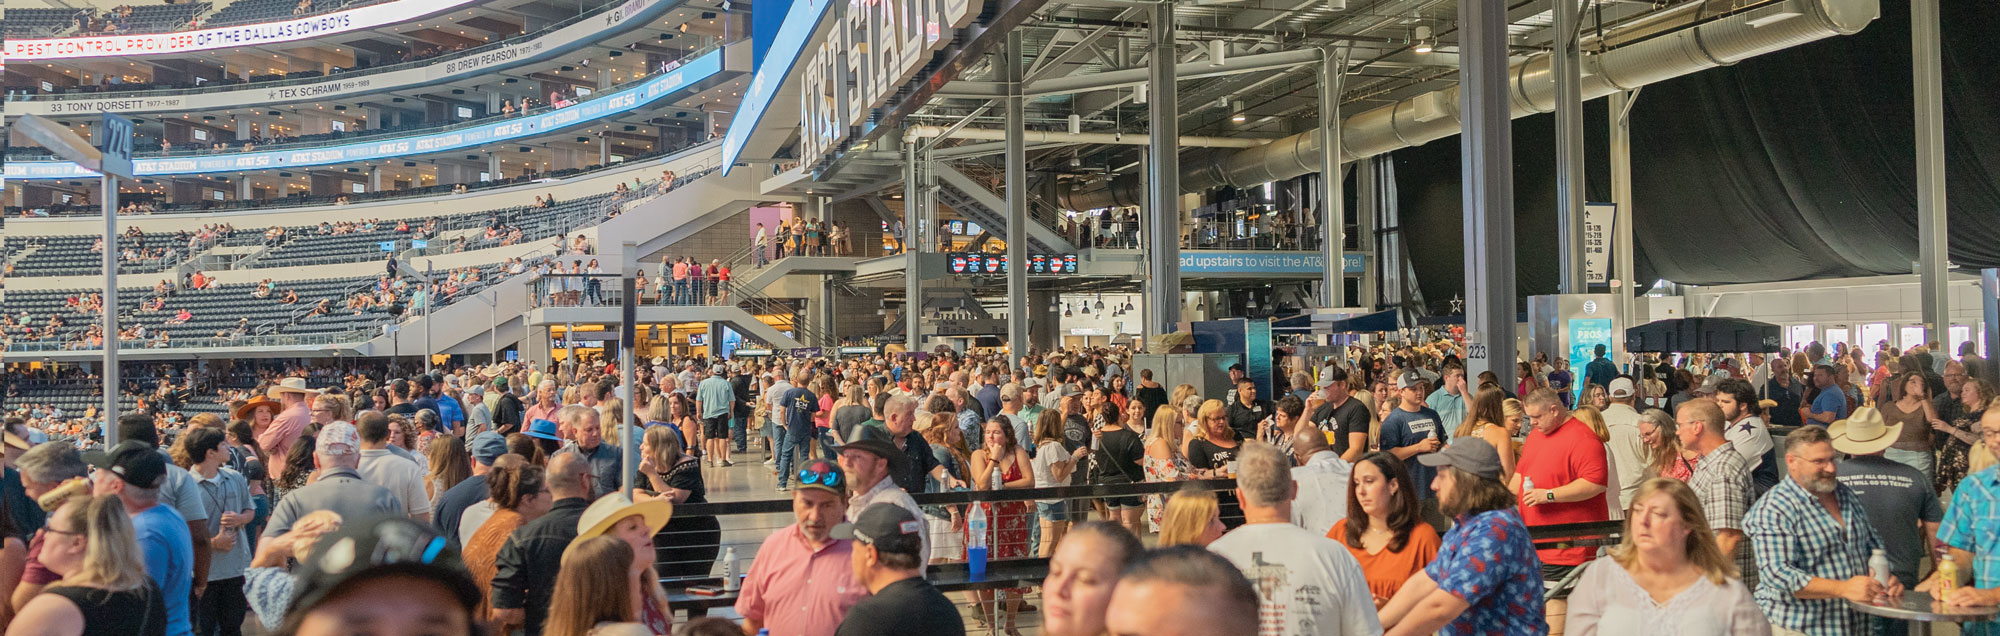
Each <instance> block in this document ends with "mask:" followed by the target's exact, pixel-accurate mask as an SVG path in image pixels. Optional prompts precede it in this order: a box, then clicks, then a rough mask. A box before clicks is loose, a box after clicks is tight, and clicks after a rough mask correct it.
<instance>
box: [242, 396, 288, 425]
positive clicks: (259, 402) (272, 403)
mask: <svg viewBox="0 0 2000 636" xmlns="http://www.w3.org/2000/svg"><path fill="white" fill-rule="evenodd" d="M260 406H268V407H271V414H272V415H277V414H278V412H279V411H283V410H285V405H283V404H280V403H278V401H277V400H273V399H271V398H268V397H265V396H262V395H259V396H256V397H253V398H250V401H248V402H244V403H243V406H239V407H236V410H235V411H232V412H231V413H230V414H231V415H233V416H235V417H236V419H239V420H245V421H248V420H249V419H250V414H251V413H254V412H256V411H257V407H260Z"/></svg>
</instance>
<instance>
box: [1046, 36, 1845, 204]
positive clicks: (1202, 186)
mask: <svg viewBox="0 0 2000 636" xmlns="http://www.w3.org/2000/svg"><path fill="white" fill-rule="evenodd" d="M1732 4H1733V0H1709V1H1708V2H1705V3H1703V7H1702V9H1701V10H1695V11H1686V10H1680V11H1675V12H1674V13H1675V17H1674V18H1672V19H1673V20H1674V21H1676V22H1678V23H1679V24H1681V25H1683V26H1682V27H1680V28H1677V29H1676V30H1673V31H1671V32H1666V33H1660V34H1658V35H1655V36H1652V37H1647V38H1645V39H1642V40H1638V41H1635V42H1631V43H1629V44H1624V45H1622V46H1618V47H1617V48H1613V49H1611V50H1609V51H1605V52H1602V53H1597V54H1592V55H1586V56H1584V58H1583V75H1584V76H1583V96H1584V99H1586V100H1588V99H1596V98H1599V97H1603V96H1605V95H1610V94H1611V93H1613V92H1616V91H1619V90H1631V89H1635V88H1638V87H1641V86H1645V85H1647V84H1652V83H1655V82H1659V81H1661V80H1666V79H1671V78H1675V77H1680V76H1683V75H1688V74H1691V73H1695V72H1698V71H1702V70H1706V69H1711V68H1715V67H1718V66H1728V65H1731V64H1735V63H1737V62H1740V61H1743V60H1746V59H1749V58H1752V57H1756V56H1759V55H1763V54H1765V53H1770V52H1773V51H1780V50H1784V49H1788V48H1791V47H1795V46H1799V45H1801V44H1805V43H1807V42H1812V41H1815V40H1821V39H1825V38H1828V37H1832V36H1836V35H1853V34H1855V33H1858V32H1860V31H1861V29H1862V28H1863V27H1866V26H1868V23H1870V22H1873V21H1874V20H1875V18H1877V17H1880V16H1881V13H1882V10H1881V4H1880V0H1783V1H1780V2H1771V3H1767V4H1762V5H1758V6H1755V7H1753V8H1750V9H1747V10H1741V11H1737V12H1736V13H1734V14H1729V11H1730V10H1731V9H1733V8H1734V7H1732ZM1785 14H1792V15H1789V16H1787V15H1785ZM1718 15H1723V16H1724V17H1719V18H1718V17H1716V16H1718ZM1753 23H1755V25H1754V26H1753ZM1634 28H1635V29H1638V28H1643V29H1646V30H1648V31H1659V30H1660V29H1661V26H1660V25H1659V24H1658V23H1657V22H1652V21H1649V23H1648V24H1645V25H1644V26H1642V27H1634ZM1609 35H1610V38H1609V39H1610V40H1611V41H1614V42H1615V41H1617V40H1618V36H1619V35H1621V33H1619V32H1613V33H1611V34H1609ZM1550 62H1551V60H1550V58H1549V56H1548V55H1547V54H1537V55H1534V56H1532V57H1529V58H1527V59H1525V60H1522V61H1520V62H1518V63H1515V64H1514V65H1513V66H1512V67H1511V68H1509V69H1508V73H1507V75H1508V80H1509V81H1508V84H1509V94H1510V95H1511V96H1512V100H1511V102H1512V103H1511V106H1512V108H1511V109H1510V110H1511V114H1512V116H1513V117H1516V118H1519V117H1525V116H1527V115H1530V114H1534V113H1545V112H1549V111H1552V110H1554V109H1555V76H1554V73H1553V69H1552V68H1551V67H1550ZM1458 90H1459V87H1458V86H1455V85H1454V86H1451V87H1448V88H1444V89H1441V90H1437V91H1432V92H1429V93H1425V94H1422V95H1417V96H1415V97H1411V98H1409V99H1405V100H1402V101H1400V102H1396V103H1394V104H1390V105H1387V106H1382V107H1379V108H1375V109H1373V110H1368V111H1364V112H1360V113H1355V114H1353V115H1349V116H1348V117H1346V118H1345V119H1343V120H1342V121H1341V126H1342V128H1341V153H1340V154H1341V161H1353V160H1355V159H1361V158H1365V157H1372V156H1375V155H1379V154H1382V153H1385V152H1390V151H1393V150H1398V149H1401V148H1407V147H1410V146H1417V145H1422V144H1425V143H1428V142H1431V141H1435V140H1438V139H1442V138H1445V137H1450V136H1452V135H1456V134H1458V133H1459V131H1460V130H1462V126H1461V123H1460V121H1459V112H1458V107H1459V96H1458ZM1319 143H1320V142H1319V131H1318V130H1316V129H1315V130H1312V131H1308V132H1305V133H1301V134H1297V135H1293V136H1290V137H1286V138H1283V139H1279V140H1276V141H1273V142H1271V143H1269V144H1264V145H1261V146H1258V147H1256V148H1251V149H1247V150H1243V151H1240V152H1237V153H1234V154H1230V155H1225V156H1218V157H1214V158H1210V159H1197V160H1183V161H1182V162H1181V165H1182V169H1181V178H1180V185H1181V188H1182V189H1183V190H1186V191H1189V192H1200V191H1203V190H1208V189H1211V188H1216V187H1221V186H1225V185H1228V186H1235V187H1249V186H1254V185H1258V184H1262V183H1266V182H1270V181H1277V180H1282V179H1290V178H1293V177H1298V176H1300V175H1305V174H1310V173H1313V172H1317V171H1318V170H1319ZM1082 188H1088V189H1082ZM1082 188H1079V187H1076V186H1072V187H1070V188H1068V189H1067V190H1063V191H1058V192H1056V193H1054V194H1055V195H1056V196H1055V199H1056V200H1057V201H1058V204H1059V205H1061V206H1062V207H1063V208H1064V209H1070V210H1088V209H1095V208H1103V207H1111V206H1116V205H1136V204H1137V202H1138V201H1139V200H1141V199H1142V197H1141V195H1140V193H1139V179H1138V177H1137V176H1136V175H1129V176H1124V177H1120V178H1118V179H1114V180H1111V181H1110V182H1109V183H1105V182H1098V183H1095V184H1088V185H1085V186H1082Z"/></svg>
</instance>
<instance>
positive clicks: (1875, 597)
mask: <svg viewBox="0 0 2000 636" xmlns="http://www.w3.org/2000/svg"><path fill="white" fill-rule="evenodd" d="M1837 456H1838V455H1837V454H1836V453H1835V452H1834V450H1833V444H1832V438H1831V437H1829V436H1828V435H1827V431H1826V429H1822V428H1819V427H1817V426H1807V427H1804V428H1801V429H1799V430H1797V431H1794V432H1792V434H1791V435H1787V436H1785V469H1786V471H1787V472H1789V473H1790V476H1789V477H1788V478H1787V479H1785V480H1784V481H1781V482H1778V485H1777V486H1775V487H1773V488H1771V492H1769V493H1766V494H1765V495H1764V498H1763V499H1760V500H1758V501H1757V503H1756V504H1755V505H1753V506H1751V507H1750V513H1749V514H1748V515H1746V516H1744V519H1743V529H1744V533H1745V534H1747V535H1748V538H1749V539H1750V546H1751V547H1752V548H1754V549H1755V550H1756V552H1757V569H1758V572H1759V580H1758V584H1757V592H1756V594H1755V596H1756V598H1757V606H1758V607H1761V608H1763V609H1764V615H1765V616H1767V617H1769V618H1770V619H1771V632H1772V633H1773V634H1776V635H1777V636H1790V635H1793V634H1804V635H1806V636H1844V635H1847V634H1865V633H1867V631H1866V630H1867V629H1868V621H1867V620H1866V618H1867V615H1865V614H1862V613H1860V612H1857V611H1854V610H1853V609H1851V608H1849V607H1848V605H1847V602H1848V601H1855V602H1862V603H1868V602H1875V601H1879V600H1885V599H1886V598H1889V597H1895V596H1901V595H1902V593H1903V584H1902V583H1900V582H1894V580H1893V579H1891V581H1892V582H1891V584H1890V585H1889V586H1888V587H1886V588H1885V587H1884V586H1883V585H1882V584H1881V583H1879V582H1877V581H1876V580H1875V579H1874V578H1873V577H1870V576H1868V555H1869V552H1870V551H1871V550H1876V549H1880V548H1881V547H1882V539H1881V538H1880V537H1879V536H1877V535H1876V534H1875V528H1874V526H1872V525H1870V524H1869V522H1868V513H1867V511H1865V510H1863V509H1862V507H1861V498H1860V497H1858V496H1856V495H1855V494H1854V491H1853V490H1851V489H1849V488H1848V487H1847V486H1844V485H1842V484H1841V483H1840V481H1839V480H1837V479H1835V478H1834V475H1835V472H1834V466H1835V463H1834V459H1835V457H1837Z"/></svg>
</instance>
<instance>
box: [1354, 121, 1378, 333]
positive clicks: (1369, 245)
mask: <svg viewBox="0 0 2000 636" xmlns="http://www.w3.org/2000/svg"><path fill="white" fill-rule="evenodd" d="M1377 161H1378V160H1377V158H1376V157H1364V158H1362V159H1359V160H1356V161H1355V162H1354V185H1355V190H1354V220H1355V223H1354V227H1355V229H1356V230H1357V231H1358V232H1359V233H1360V234H1361V241H1360V247H1361V252H1362V253H1363V254H1367V255H1368V258H1367V259H1366V260H1364V261H1363V262H1362V264H1361V284H1360V285H1358V287H1359V289H1357V290H1356V291H1359V292H1360V298H1356V299H1355V301H1354V306H1356V307H1361V308H1364V309H1367V310H1369V311H1373V310H1374V309H1375V307H1376V306H1377V305H1378V304H1380V302H1381V301H1380V300H1379V299H1380V298H1381V293H1380V291H1379V288H1380V285H1379V284H1377V282H1376V281H1377V280H1378V279H1379V278H1380V273H1379V270H1380V268H1381V264H1380V263H1379V262H1378V261H1380V260H1381V259H1380V258H1379V256H1378V255H1380V254H1381V253H1382V250H1381V248H1380V247H1379V245H1380V243H1381V241H1379V240H1377V238H1376V236H1375V220H1376V219H1379V218H1381V217H1382V202H1381V198H1382V194H1381V192H1382V190H1381V188H1379V187H1376V184H1375V182H1376V180H1377V179H1380V178H1381V176H1380V175H1378V174H1377V170H1376V169H1375V167H1376V165H1378V164H1377Z"/></svg>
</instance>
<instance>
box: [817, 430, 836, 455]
mask: <svg viewBox="0 0 2000 636" xmlns="http://www.w3.org/2000/svg"><path fill="white" fill-rule="evenodd" d="M819 449H820V452H822V453H825V454H823V455H820V457H824V458H826V459H828V460H831V459H833V458H835V457H839V455H835V454H834V453H833V429H830V428H822V429H819Z"/></svg>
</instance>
